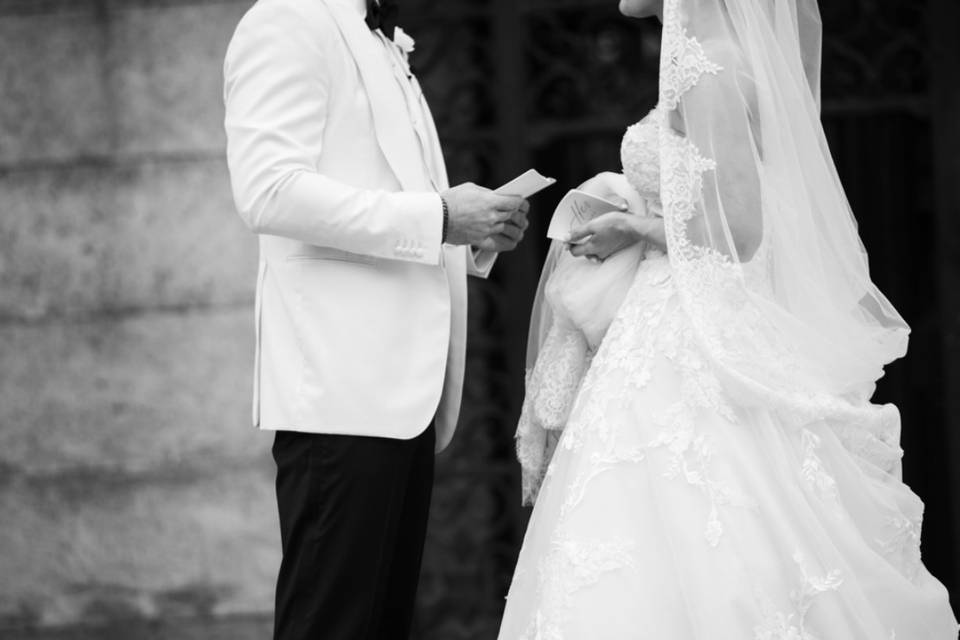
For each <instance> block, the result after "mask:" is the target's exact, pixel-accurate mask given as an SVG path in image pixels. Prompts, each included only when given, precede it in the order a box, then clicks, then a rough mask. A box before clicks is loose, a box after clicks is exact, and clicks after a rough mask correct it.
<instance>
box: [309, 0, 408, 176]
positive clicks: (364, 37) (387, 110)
mask: <svg viewBox="0 0 960 640" xmlns="http://www.w3.org/2000/svg"><path fill="white" fill-rule="evenodd" d="M324 2H325V4H326V5H327V8H328V9H329V10H330V14H331V15H332V16H333V18H334V21H335V22H336V23H337V27H338V28H339V30H340V33H341V35H343V40H344V42H346V43H347V47H348V48H349V49H350V52H351V54H352V55H353V58H354V60H355V61H356V63H357V68H358V69H359V70H360V77H361V78H362V79H363V85H364V88H366V90H367V96H368V98H369V100H370V109H371V111H372V112H373V122H374V127H375V128H376V133H377V141H378V142H379V143H380V148H381V150H382V151H383V155H384V156H385V157H386V158H387V162H388V163H389V164H390V168H391V169H393V173H394V174H395V175H396V176H397V180H399V181H400V185H401V186H402V187H403V188H404V189H405V190H407V191H417V190H422V189H423V186H424V185H423V184H422V182H423V180H422V178H421V176H420V172H419V171H417V167H418V166H419V164H418V162H419V159H417V158H416V156H413V157H411V153H412V152H413V151H417V149H411V148H410V144H409V140H408V139H407V138H406V137H405V135H404V132H408V133H409V131H410V129H411V126H410V122H409V120H408V119H407V118H405V117H404V114H405V112H406V109H405V108H400V109H398V108H397V106H398V105H397V104H394V102H395V101H396V91H393V92H391V91H390V89H394V88H396V89H397V90H399V88H397V87H396V84H397V81H396V78H394V77H393V72H392V71H391V70H390V68H389V67H388V66H387V65H386V64H384V59H383V51H382V50H381V45H380V43H379V42H377V39H376V38H374V37H371V34H370V30H369V28H368V27H367V25H366V24H364V22H363V20H361V19H359V18H358V15H357V12H356V11H355V10H353V9H352V8H351V7H349V6H345V5H343V4H340V3H339V2H335V1H332V0H324ZM402 99H403V98H402V96H401V100H402ZM400 106H401V107H403V106H404V102H400Z"/></svg>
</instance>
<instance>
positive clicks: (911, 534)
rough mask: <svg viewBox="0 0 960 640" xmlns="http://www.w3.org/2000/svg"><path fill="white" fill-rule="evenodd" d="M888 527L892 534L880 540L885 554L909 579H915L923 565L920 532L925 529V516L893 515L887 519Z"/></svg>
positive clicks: (881, 548)
mask: <svg viewBox="0 0 960 640" xmlns="http://www.w3.org/2000/svg"><path fill="white" fill-rule="evenodd" d="M884 524H886V526H887V528H889V529H890V530H892V534H891V535H890V536H889V537H887V538H886V539H885V540H878V541H877V543H878V544H879V545H880V550H881V551H882V552H883V554H884V556H886V558H887V559H888V560H889V561H890V562H891V563H892V564H893V565H894V566H896V567H899V568H900V571H901V573H903V575H905V576H906V577H907V578H908V579H909V580H911V581H912V580H915V579H916V578H917V575H918V574H919V573H920V568H921V567H922V566H923V561H922V559H921V555H920V534H921V532H922V530H923V516H920V517H918V518H915V519H911V518H908V517H906V516H905V515H900V514H898V515H896V516H891V517H889V518H887V519H886V522H885V523H884Z"/></svg>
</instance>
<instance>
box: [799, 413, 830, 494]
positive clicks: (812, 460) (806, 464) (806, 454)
mask: <svg viewBox="0 0 960 640" xmlns="http://www.w3.org/2000/svg"><path fill="white" fill-rule="evenodd" d="M820 445H821V441H820V437H819V436H818V435H817V434H815V433H813V432H812V431H810V430H809V429H804V430H803V431H801V432H800V449H801V452H802V453H803V462H802V463H801V466H800V475H801V476H802V477H803V479H804V480H805V481H806V483H807V486H808V487H810V488H811V489H812V490H813V491H814V492H815V493H816V494H817V495H818V496H819V497H820V499H821V500H830V501H832V502H837V481H836V480H834V478H833V476H831V475H830V474H829V473H827V470H826V468H825V467H824V465H823V461H822V460H820V456H819V455H817V451H818V450H819V449H820Z"/></svg>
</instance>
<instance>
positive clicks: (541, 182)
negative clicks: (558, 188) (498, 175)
mask: <svg viewBox="0 0 960 640" xmlns="http://www.w3.org/2000/svg"><path fill="white" fill-rule="evenodd" d="M556 182H557V181H556V180H554V179H553V178H548V177H546V176H544V175H541V174H540V172H539V171H537V170H536V169H530V170H529V171H527V172H526V173H524V174H522V175H519V176H517V177H516V178H514V179H513V180H511V181H510V182H508V183H507V184H505V185H503V186H502V187H500V188H499V189H497V190H496V191H495V192H494V193H497V194H500V195H501V196H519V197H521V198H529V197H530V196H532V195H533V194H535V193H539V192H540V191H543V190H544V189H546V188H547V187H549V186H552V185H553V184H555V183H556Z"/></svg>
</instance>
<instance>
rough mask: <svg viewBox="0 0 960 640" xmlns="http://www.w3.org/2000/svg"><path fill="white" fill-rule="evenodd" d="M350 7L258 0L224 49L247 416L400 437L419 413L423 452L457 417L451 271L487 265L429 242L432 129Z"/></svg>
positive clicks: (455, 292) (434, 207) (460, 304)
mask: <svg viewBox="0 0 960 640" xmlns="http://www.w3.org/2000/svg"><path fill="white" fill-rule="evenodd" d="M362 7H363V2H358V1H357V0H260V1H259V2H258V3H257V4H256V5H254V7H253V8H252V9H251V10H250V11H249V12H248V13H247V14H246V15H245V16H244V17H243V19H242V20H241V21H240V24H239V26H238V27H237V30H236V33H235V34H234V37H233V40H232V41H231V43H230V46H229V49H228V51H227V56H226V61H225V65H224V77H225V102H226V121H225V125H226V132H227V160H228V165H229V168H230V176H231V181H232V185H233V192H234V198H235V200H236V204H237V209H238V211H239V213H240V216H241V217H242V218H243V220H244V221H245V222H246V224H247V225H248V226H249V227H250V228H251V229H252V230H253V231H255V232H256V233H258V234H260V269H259V277H258V283H257V302H256V326H257V357H256V364H255V384H254V407H253V419H254V424H255V425H257V426H259V427H260V428H262V429H267V430H292V431H306V432H314V433H336V434H351V435H367V436H381V437H388V438H402V439H408V438H413V437H415V436H417V435H419V434H420V433H422V432H423V431H424V430H425V429H426V427H427V426H428V425H429V424H430V422H431V420H433V419H434V418H436V426H437V450H438V451H440V450H442V449H443V448H444V447H446V445H447V444H448V443H449V442H450V439H451V437H452V435H453V431H454V429H455V426H456V422H457V416H458V413H459V409H460V397H461V391H462V386H463V373H464V361H465V348H466V330H467V323H466V312H467V295H466V284H467V283H466V276H467V272H468V270H471V271H474V272H476V273H477V274H478V275H486V272H488V271H489V267H490V265H492V257H491V256H489V255H486V256H482V257H478V258H477V259H476V260H475V259H474V256H472V255H471V253H470V251H469V250H468V249H467V248H466V247H453V246H448V245H443V244H441V234H442V223H443V214H442V205H441V201H440V197H439V196H438V195H437V193H436V190H437V189H441V190H442V189H445V188H446V187H447V176H446V172H445V170H444V168H443V163H442V154H441V152H440V150H439V148H436V142H435V141H436V130H435V129H434V125H433V120H432V118H431V117H430V115H429V110H428V109H427V107H426V104H425V102H424V101H423V100H422V97H421V98H419V102H420V103H421V106H422V112H420V115H422V116H424V117H423V118H422V121H423V120H425V122H421V126H426V127H428V131H429V133H430V134H431V135H430V136H429V137H428V139H426V140H425V139H424V137H423V136H422V135H420V136H418V132H417V129H416V128H415V127H414V125H413V120H412V119H411V118H412V115H413V117H416V114H412V113H411V111H415V109H411V108H410V107H408V103H407V98H408V95H411V94H409V93H406V94H405V93H404V91H405V89H404V87H403V85H402V84H401V80H402V81H408V82H413V83H414V85H413V87H414V88H415V89H416V90H417V91H419V87H418V86H417V85H416V84H415V83H416V80H415V79H414V80H412V81H410V80H407V79H406V77H403V76H400V77H398V76H397V75H396V74H395V73H394V70H393V68H392V67H391V65H390V64H389V59H388V57H386V56H385V53H389V52H388V51H387V49H386V48H385V47H388V46H394V45H393V44H392V43H389V44H388V43H386V42H385V41H383V40H381V37H380V36H379V35H378V34H375V33H373V32H371V31H370V30H369V29H368V28H367V26H366V24H365V23H364V21H363V13H362ZM407 89H408V90H409V87H408V88H407ZM418 95H420V96H422V94H418ZM421 131H422V129H421ZM425 144H429V145H433V146H434V147H435V148H433V149H425V148H424V145H425ZM429 153H432V154H433V157H435V158H437V159H440V160H439V162H434V163H433V165H434V166H432V167H431V166H428V165H429V164H430V163H429V162H428V161H427V160H425V158H426V157H430V156H429V155H428V154H429ZM480 261H483V262H486V263H487V267H486V269H484V270H482V271H483V273H481V270H480V269H479V268H478V267H477V265H476V263H477V262H480Z"/></svg>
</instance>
